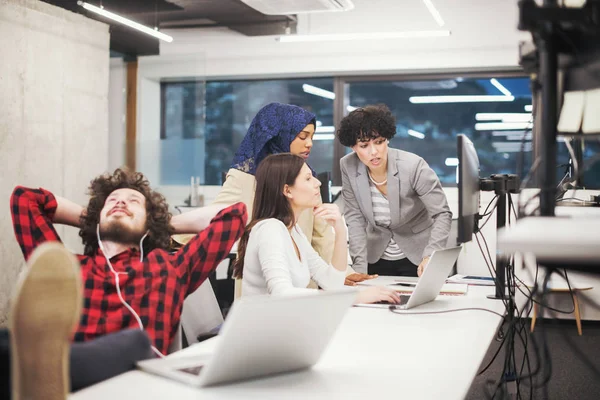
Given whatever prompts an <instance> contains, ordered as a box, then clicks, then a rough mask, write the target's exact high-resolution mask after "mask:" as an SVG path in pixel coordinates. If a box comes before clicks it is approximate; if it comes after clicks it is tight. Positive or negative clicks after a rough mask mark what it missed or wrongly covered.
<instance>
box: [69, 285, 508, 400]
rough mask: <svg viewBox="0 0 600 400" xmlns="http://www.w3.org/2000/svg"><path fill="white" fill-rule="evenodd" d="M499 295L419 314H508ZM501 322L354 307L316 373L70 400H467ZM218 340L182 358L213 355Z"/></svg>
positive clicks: (441, 304)
mask: <svg viewBox="0 0 600 400" xmlns="http://www.w3.org/2000/svg"><path fill="white" fill-rule="evenodd" d="M492 292H493V288H489V287H474V286H471V287H469V293H468V295H467V296H440V297H438V300H436V301H435V302H432V303H429V304H425V305H423V306H421V307H418V308H416V309H414V310H412V312H418V311H433V310H448V309H456V308H467V307H483V308H487V309H490V310H493V311H496V312H499V313H503V311H504V309H503V304H502V302H501V301H497V300H489V299H487V298H485V295H486V294H489V293H492ZM409 312H410V311H409ZM500 321H501V318H500V317H499V316H496V315H494V314H491V313H488V312H484V311H461V312H455V313H447V314H434V315H398V314H393V313H392V312H390V311H389V310H386V309H374V308H359V307H355V308H352V309H350V310H349V311H348V313H347V315H346V317H345V318H344V320H343V322H342V325H341V326H340V328H339V330H338V331H337V333H336V334H335V336H334V338H333V340H332V342H331V344H330V345H329V347H328V349H327V350H326V352H325V354H323V357H322V358H321V360H320V361H319V362H318V363H317V365H315V367H313V368H312V369H311V370H307V371H302V372H297V373H291V374H284V375H279V376H275V377H270V378H264V379H258V380H253V381H247V382H241V383H237V384H231V385H226V386H220V387H214V388H204V389H197V388H193V387H189V386H186V385H184V384H181V383H177V382H175V381H171V380H168V379H165V378H161V377H158V376H153V375H150V374H147V373H145V372H141V371H132V372H128V373H126V374H123V375H120V376H117V377H115V378H112V379H110V380H107V381H105V382H102V383H99V384H97V385H95V386H92V387H89V388H87V389H84V390H82V391H80V392H77V393H75V394H73V395H71V396H70V397H69V398H70V399H72V400H79V399H90V400H91V399H98V400H100V399H102V400H104V399H111V400H114V399H125V398H137V399H147V400H150V399H178V400H186V399H218V400H223V399H260V400H266V399H273V400H281V399H303V400H304V399H311V400H317V399H323V400H332V399H347V398H359V397H364V396H369V398H373V399H374V398H383V396H386V397H388V396H393V397H403V398H411V399H441V398H444V399H463V398H464V397H465V396H466V394H467V391H468V390H469V387H470V385H471V382H472V380H473V378H474V376H475V374H476V373H477V369H478V368H479V366H480V364H481V362H482V360H483V357H484V356H485V354H486V351H487V349H488V347H489V345H490V342H491V340H492V339H493V337H494V335H495V334H496V330H497V327H498V325H499V323H500ZM215 339H216V340H218V338H214V339H211V340H209V341H206V342H202V343H199V344H197V345H194V346H192V347H189V348H187V349H185V350H183V351H181V352H179V354H180V355H185V356H189V355H192V354H204V353H206V352H210V351H211V349H212V348H213V347H214V345H215ZM172 356H175V354H173V355H172ZM172 356H171V357H172Z"/></svg>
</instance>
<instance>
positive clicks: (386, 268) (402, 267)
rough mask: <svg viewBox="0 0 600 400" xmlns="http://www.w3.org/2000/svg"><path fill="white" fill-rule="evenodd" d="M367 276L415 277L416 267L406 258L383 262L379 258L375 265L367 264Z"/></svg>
mask: <svg viewBox="0 0 600 400" xmlns="http://www.w3.org/2000/svg"><path fill="white" fill-rule="evenodd" d="M368 271H369V275H373V274H377V275H383V276H417V266H416V265H415V264H413V263H411V262H410V260H409V259H408V258H402V259H400V260H394V261H390V260H384V259H383V258H380V259H379V260H378V261H377V262H376V263H374V264H369V269H368Z"/></svg>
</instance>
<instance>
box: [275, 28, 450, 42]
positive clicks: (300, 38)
mask: <svg viewBox="0 0 600 400" xmlns="http://www.w3.org/2000/svg"><path fill="white" fill-rule="evenodd" d="M443 36H450V31H447V30H436V31H406V32H365V33H331V34H323V35H283V36H279V37H277V38H276V39H275V40H277V41H280V42H287V43H291V42H323V41H342V40H381V39H409V38H431V37H443Z"/></svg>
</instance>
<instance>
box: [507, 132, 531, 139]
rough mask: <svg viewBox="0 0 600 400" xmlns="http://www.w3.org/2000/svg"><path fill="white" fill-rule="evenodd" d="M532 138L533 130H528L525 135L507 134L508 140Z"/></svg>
mask: <svg viewBox="0 0 600 400" xmlns="http://www.w3.org/2000/svg"><path fill="white" fill-rule="evenodd" d="M523 136H524V137H523ZM531 138H532V134H531V131H529V132H527V133H526V134H525V135H523V134H520V135H506V140H518V141H523V140H531Z"/></svg>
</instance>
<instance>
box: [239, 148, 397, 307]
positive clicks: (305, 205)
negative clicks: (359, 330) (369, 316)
mask: <svg viewBox="0 0 600 400" xmlns="http://www.w3.org/2000/svg"><path fill="white" fill-rule="evenodd" d="M255 176H256V195H255V198H254V207H253V209H252V221H251V222H250V224H249V225H248V226H247V228H246V232H245V233H244V235H243V236H242V238H241V240H240V243H239V245H238V258H237V260H236V264H235V266H234V276H236V277H239V278H242V295H243V296H250V295H257V294H273V295H282V294H289V293H295V292H306V291H310V290H314V289H307V288H306V286H307V284H308V282H309V280H310V279H311V278H312V279H313V280H314V281H315V282H316V283H317V284H318V285H319V286H320V287H321V288H323V289H325V290H327V289H335V288H341V287H343V286H344V278H345V275H346V273H345V272H346V268H347V246H346V227H345V226H344V222H343V220H342V217H341V215H340V211H339V209H338V208H337V206H336V205H334V204H321V196H320V191H319V187H320V186H321V183H320V182H319V180H318V179H316V178H315V177H314V176H313V174H312V171H311V170H310V168H309V167H308V166H307V165H306V163H305V162H304V160H303V159H302V158H301V157H299V156H297V155H293V154H289V153H281V154H275V155H270V156H268V157H266V158H265V159H264V160H263V161H262V162H261V163H260V165H259V166H258V168H257V170H256V175H255ZM308 209H312V210H313V213H314V215H315V217H320V218H322V219H324V220H325V221H327V223H328V224H329V225H331V226H332V227H333V229H334V232H335V240H334V246H333V255H332V259H331V264H328V263H326V262H325V261H324V260H323V259H322V258H321V257H320V256H319V254H318V253H317V252H316V251H315V250H314V249H313V248H312V246H311V244H310V243H309V241H308V239H307V238H306V235H305V234H304V233H303V232H302V230H301V229H300V228H299V227H298V225H297V221H298V218H299V216H300V215H301V214H302V212H303V211H305V210H308ZM377 301H388V302H391V303H397V302H399V298H398V295H397V294H396V293H395V292H394V291H392V290H389V289H385V288H381V287H370V288H368V289H366V290H361V291H359V292H358V296H357V302H361V303H365V302H377Z"/></svg>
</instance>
